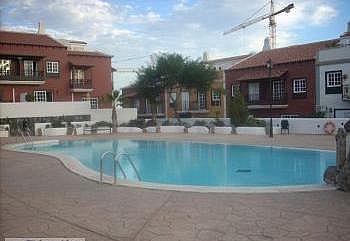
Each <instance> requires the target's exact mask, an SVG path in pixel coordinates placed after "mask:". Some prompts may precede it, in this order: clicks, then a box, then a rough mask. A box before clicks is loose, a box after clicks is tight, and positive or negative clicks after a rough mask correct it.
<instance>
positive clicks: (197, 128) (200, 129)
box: [188, 126, 209, 134]
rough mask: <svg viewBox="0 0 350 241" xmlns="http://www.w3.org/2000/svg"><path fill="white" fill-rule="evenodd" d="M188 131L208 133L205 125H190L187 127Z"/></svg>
mask: <svg viewBox="0 0 350 241" xmlns="http://www.w3.org/2000/svg"><path fill="white" fill-rule="evenodd" d="M188 133H193V134H209V129H208V127H206V126H192V127H190V128H188Z"/></svg>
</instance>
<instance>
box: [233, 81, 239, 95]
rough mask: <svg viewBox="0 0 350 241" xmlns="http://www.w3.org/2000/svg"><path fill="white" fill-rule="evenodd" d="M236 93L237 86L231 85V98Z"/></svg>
mask: <svg viewBox="0 0 350 241" xmlns="http://www.w3.org/2000/svg"><path fill="white" fill-rule="evenodd" d="M236 91H239V84H232V85H231V96H232V97H234V96H235V93H236Z"/></svg>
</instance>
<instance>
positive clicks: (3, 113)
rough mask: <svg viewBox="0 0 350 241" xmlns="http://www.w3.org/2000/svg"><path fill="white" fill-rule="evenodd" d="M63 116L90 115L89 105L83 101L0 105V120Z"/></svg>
mask: <svg viewBox="0 0 350 241" xmlns="http://www.w3.org/2000/svg"><path fill="white" fill-rule="evenodd" d="M63 115H90V103H88V102H84V101H81V102H80V101H79V102H18V103H0V118H21V117H28V118H29V117H48V116H63Z"/></svg>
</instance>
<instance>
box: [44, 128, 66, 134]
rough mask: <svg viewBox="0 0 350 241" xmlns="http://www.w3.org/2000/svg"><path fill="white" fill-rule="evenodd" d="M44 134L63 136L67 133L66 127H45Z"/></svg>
mask: <svg viewBox="0 0 350 241" xmlns="http://www.w3.org/2000/svg"><path fill="white" fill-rule="evenodd" d="M45 134H46V135H47V136H65V135H67V128H66V127H61V128H46V129H45Z"/></svg>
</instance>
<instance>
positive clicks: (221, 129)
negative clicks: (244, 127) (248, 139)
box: [214, 126, 232, 135]
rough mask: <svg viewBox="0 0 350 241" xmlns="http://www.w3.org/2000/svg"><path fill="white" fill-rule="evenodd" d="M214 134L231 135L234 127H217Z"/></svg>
mask: <svg viewBox="0 0 350 241" xmlns="http://www.w3.org/2000/svg"><path fill="white" fill-rule="evenodd" d="M214 133H215V134H224V135H229V134H231V133H232V127H230V126H215V127H214Z"/></svg>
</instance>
